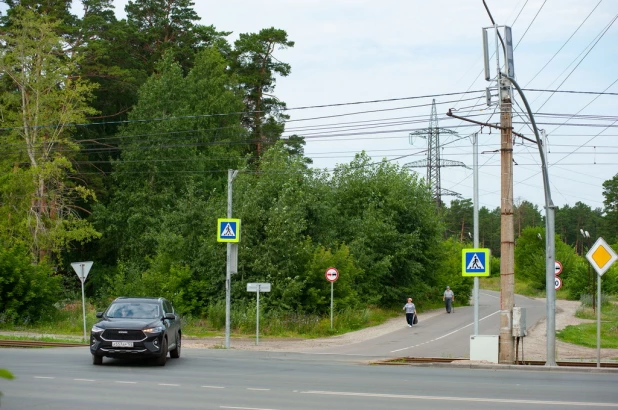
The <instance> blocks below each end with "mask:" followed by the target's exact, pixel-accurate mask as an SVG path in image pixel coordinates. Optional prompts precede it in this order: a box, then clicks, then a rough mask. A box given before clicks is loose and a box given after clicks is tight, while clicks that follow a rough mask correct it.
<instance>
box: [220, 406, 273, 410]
mask: <svg viewBox="0 0 618 410" xmlns="http://www.w3.org/2000/svg"><path fill="white" fill-rule="evenodd" d="M219 408H220V409H239V410H275V409H263V408H260V407H231V406H219Z"/></svg>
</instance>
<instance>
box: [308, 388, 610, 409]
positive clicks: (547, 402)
mask: <svg viewBox="0 0 618 410" xmlns="http://www.w3.org/2000/svg"><path fill="white" fill-rule="evenodd" d="M300 393H302V394H321V395H330V396H356V397H379V398H389V399H414V400H447V401H469V402H481V403H510V404H540V405H554V406H581V407H616V408H618V404H616V403H594V402H577V401H551V400H519V399H498V398H496V399H491V398H484V397H449V396H416V395H408V394H374V393H350V392H329V391H303V392H300Z"/></svg>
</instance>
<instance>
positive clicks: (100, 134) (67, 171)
mask: <svg viewBox="0 0 618 410" xmlns="http://www.w3.org/2000/svg"><path fill="white" fill-rule="evenodd" d="M6 3H7V5H8V11H7V13H6V15H4V16H2V19H1V21H0V24H1V26H2V30H1V33H0V47H1V50H2V51H1V55H0V74H1V75H0V87H1V88H2V92H1V93H0V108H1V109H2V116H1V117H0V123H1V124H2V125H1V127H2V128H1V129H0V138H1V147H2V148H1V151H2V155H0V323H2V322H18V323H23V322H28V321H36V320H39V319H41V318H44V317H45V315H46V314H48V313H49V311H50V310H53V309H54V304H55V303H57V302H59V301H61V300H66V299H78V298H79V282H78V280H77V278H76V276H75V274H74V272H72V271H71V268H70V263H71V262H75V261H83V260H92V261H94V262H95V263H94V266H93V268H92V271H91V273H90V275H89V277H88V281H87V282H86V285H87V287H86V291H87V295H88V297H89V298H90V299H91V300H94V301H97V303H100V304H104V303H105V302H106V301H108V300H109V299H110V298H113V297H116V296H119V295H134V296H140V295H162V296H166V297H168V298H169V299H171V300H172V301H173V302H174V303H175V306H176V307H177V308H178V309H179V310H180V311H181V312H182V313H183V314H190V315H195V316H202V317H206V316H208V314H209V312H210V311H211V309H215V310H217V309H216V308H217V307H220V304H221V303H223V299H224V295H225V288H224V286H225V246H224V245H222V244H220V243H217V242H216V220H217V218H221V217H224V216H225V215H226V206H227V191H226V187H227V173H228V169H235V170H239V173H238V176H237V177H236V179H235V180H234V182H233V193H234V195H233V204H234V205H233V215H234V217H236V218H241V219H242V234H241V236H242V240H241V243H240V249H239V273H238V274H237V275H234V277H233V281H232V283H233V288H232V295H233V298H234V302H235V303H234V306H239V307H240V308H242V306H243V303H242V302H243V301H245V300H249V299H250V298H251V295H248V294H247V292H246V291H245V289H246V283H248V282H270V283H272V289H273V290H272V292H271V294H270V295H269V296H268V298H265V300H264V305H263V306H264V307H265V309H268V310H270V311H281V312H293V313H300V314H317V315H320V314H324V313H325V312H326V311H327V309H328V307H329V303H330V299H329V298H330V285H329V283H328V282H327V281H326V280H325V278H324V271H325V270H326V268H327V267H329V266H335V267H337V268H338V269H339V271H340V273H341V275H340V279H339V280H338V281H337V283H336V285H335V300H336V308H337V309H355V308H359V307H363V308H364V307H367V306H378V307H390V306H400V305H401V304H402V303H403V301H404V300H405V298H406V297H408V296H413V297H414V298H415V302H418V303H417V305H421V306H422V305H423V303H426V302H427V301H433V300H440V299H441V296H440V295H441V293H442V291H443V289H444V286H446V285H447V284H448V285H450V286H451V288H452V289H453V290H454V291H455V293H456V294H458V295H459V296H460V300H463V299H465V296H466V295H469V294H470V292H471V286H472V285H471V284H472V281H471V280H470V279H464V278H462V277H461V274H460V270H461V249H462V248H464V247H469V246H470V241H471V240H470V238H469V237H468V236H467V233H468V232H471V231H472V229H471V223H472V219H471V203H470V202H469V201H456V202H453V204H452V205H451V206H450V207H448V208H445V209H442V210H439V209H436V208H435V205H434V201H433V200H432V198H431V197H430V193H429V190H428V189H427V187H426V186H425V185H424V182H423V181H422V180H420V179H419V178H418V177H417V176H416V174H413V173H410V171H408V170H405V169H401V168H400V167H398V166H397V165H394V164H391V163H389V162H387V161H379V162H373V161H372V160H371V159H370V158H369V157H368V156H367V155H365V154H364V153H360V154H358V155H357V156H356V158H355V159H354V160H353V161H351V162H350V163H349V164H342V165H339V166H338V167H336V169H335V170H334V171H333V172H331V173H326V172H324V171H319V170H315V169H311V168H310V163H311V160H310V159H309V158H307V157H305V155H304V151H303V147H304V139H303V137H302V136H293V137H289V138H282V135H283V131H284V130H285V120H286V119H287V117H286V115H285V102H283V101H281V100H280V99H278V98H277V97H276V94H275V86H276V79H277V78H281V77H285V76H288V75H290V74H291V67H290V66H289V65H288V64H286V63H285V62H283V60H284V56H285V54H284V52H283V50H284V49H286V48H289V47H293V46H294V42H293V41H291V40H289V39H288V37H287V33H286V32H285V31H284V30H281V29H276V28H265V29H263V30H260V31H259V32H258V33H243V34H240V35H239V37H238V39H237V40H236V41H234V42H233V43H231V42H230V41H228V39H227V37H228V36H229V34H230V32H224V31H218V30H217V29H216V28H215V27H213V26H205V25H200V24H197V23H196V22H197V21H198V20H199V18H198V16H197V14H196V13H195V11H194V10H193V8H192V7H193V2H191V1H189V0H135V1H129V2H128V4H127V6H126V8H125V11H126V13H127V18H126V19H124V20H117V19H116V17H115V15H114V12H113V8H112V2H111V1H110V0H82V5H83V10H84V14H83V16H82V17H77V16H75V15H73V14H71V12H70V5H71V1H70V0H53V1H52V0H48V1H32V0H22V1H6ZM607 184H608V186H607V187H606V192H607V193H606V198H608V199H607V203H606V208H605V209H604V211H600V210H594V211H593V210H590V209H589V208H587V207H586V206H585V205H583V204H579V203H578V204H576V206H575V208H572V210H573V211H572V212H571V213H569V212H566V211H567V210H566V209H560V210H559V212H558V216H557V227H558V226H560V227H561V228H557V232H558V233H559V234H560V235H564V240H565V241H566V243H565V246H566V248H565V249H569V250H570V251H571V253H573V254H575V250H576V249H577V247H578V246H580V245H579V244H580V242H578V241H579V240H580V239H579V237H578V236H577V232H578V231H577V229H578V228H580V227H581V228H584V229H586V230H588V231H589V232H590V234H591V236H593V237H594V235H596V232H597V231H596V230H598V232H609V231H607V230H608V229H609V230H610V231H611V229H613V231H611V232H613V236H612V237H611V238H612V239H613V240H616V229H615V227H616V226H617V224H616V203H617V201H616V197H617V196H618V195H617V190H616V187H615V186H616V185H617V184H618V182H617V178H614V179H613V180H611V181H608V182H607ZM612 190H613V191H612ZM586 209H587V210H588V211H586ZM580 211H581V212H580ZM585 211H586V212H587V213H586V212H585ZM516 215H517V216H516V227H515V229H516V233H517V236H518V237H520V238H523V237H525V233H526V232H527V231H526V229H533V228H529V227H535V226H542V224H543V221H542V218H541V216H540V213H539V211H538V209H536V208H535V207H534V206H532V205H531V204H528V203H526V202H522V203H521V204H518V206H517V212H516ZM499 216H500V215H499V210H494V211H490V210H487V209H486V208H482V210H481V243H482V245H483V246H485V247H489V248H491V249H492V252H493V254H494V255H496V256H499V247H500V236H499V230H500V220H499ZM575 217H577V218H580V217H581V218H582V219H581V220H580V219H576V220H577V221H579V222H581V223H579V222H578V223H577V224H576V225H572V218H575ZM559 218H564V222H560V224H559V223H558V220H559ZM595 218H596V219H595ZM589 221H595V225H593V226H589V225H588V223H589ZM561 229H564V231H562V230H561ZM585 245H587V246H589V244H585ZM534 252H538V249H536V248H535V249H534ZM580 253H581V252H580ZM498 266H499V264H498ZM517 269H519V267H518V268H517ZM494 270H495V269H494ZM584 290H585V289H584ZM575 293H576V292H575ZM575 293H574V294H575Z"/></svg>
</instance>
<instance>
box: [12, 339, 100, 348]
mask: <svg viewBox="0 0 618 410" xmlns="http://www.w3.org/2000/svg"><path fill="white" fill-rule="evenodd" d="M84 346H88V344H87V343H64V342H44V341H40V340H0V347H84Z"/></svg>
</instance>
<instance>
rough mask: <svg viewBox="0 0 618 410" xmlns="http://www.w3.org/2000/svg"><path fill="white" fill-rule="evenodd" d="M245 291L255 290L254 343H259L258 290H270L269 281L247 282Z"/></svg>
mask: <svg viewBox="0 0 618 410" xmlns="http://www.w3.org/2000/svg"><path fill="white" fill-rule="evenodd" d="M247 292H257V302H256V306H257V308H256V312H255V344H256V345H258V344H259V343H260V292H270V283H247Z"/></svg>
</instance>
